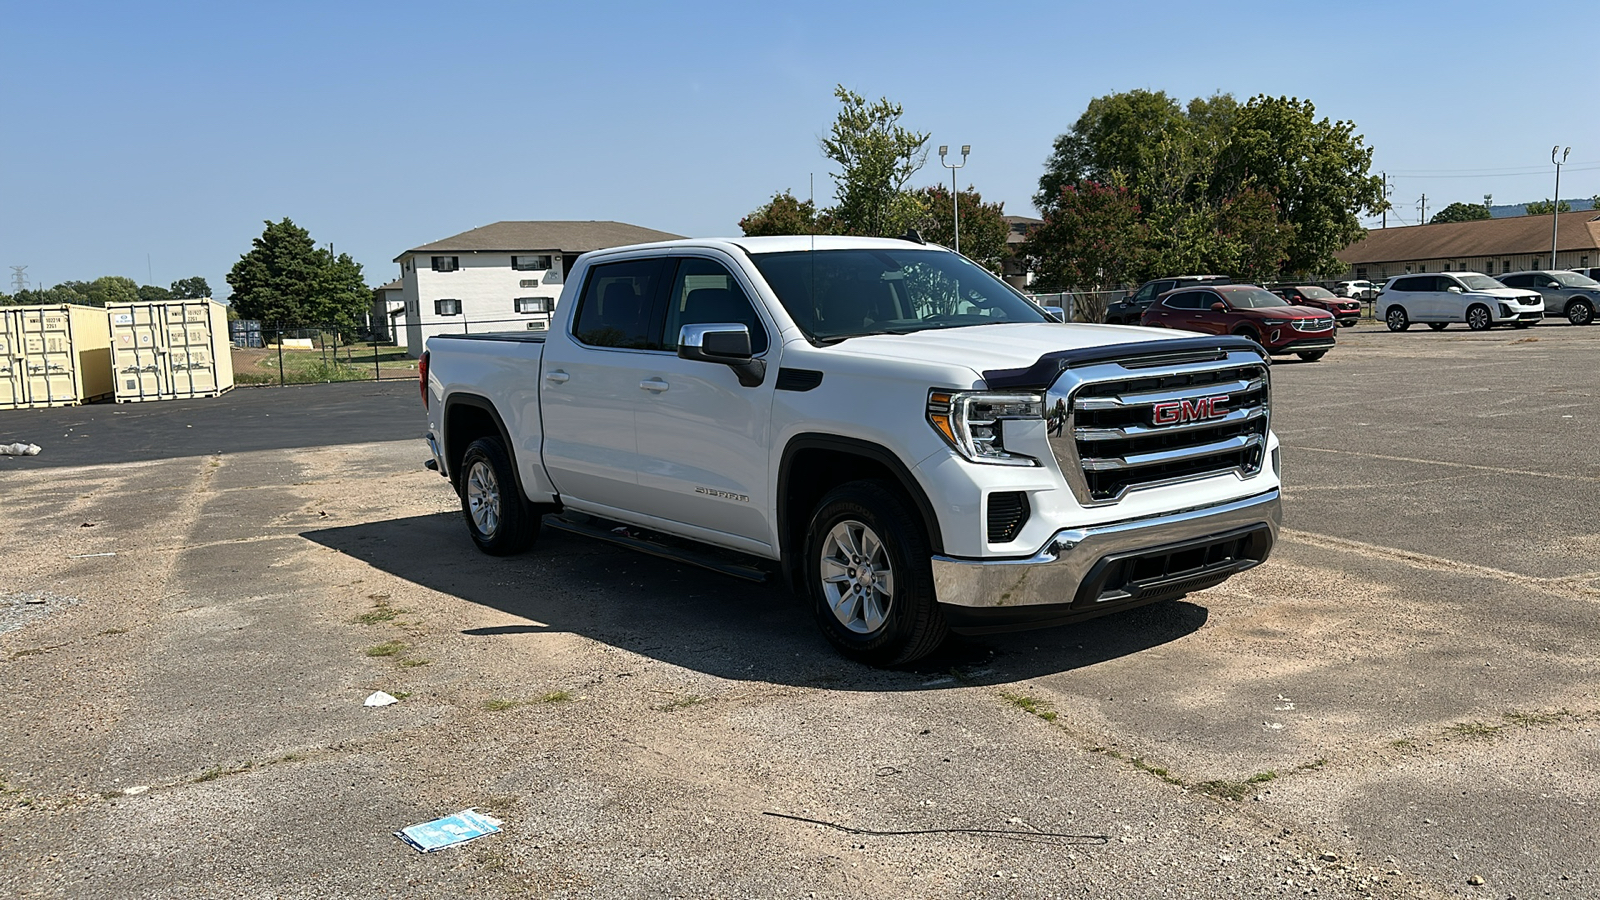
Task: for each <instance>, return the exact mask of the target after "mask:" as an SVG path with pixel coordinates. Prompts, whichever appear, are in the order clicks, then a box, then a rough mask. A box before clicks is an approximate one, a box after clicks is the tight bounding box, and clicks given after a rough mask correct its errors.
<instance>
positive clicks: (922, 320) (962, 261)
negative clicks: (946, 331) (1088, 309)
mask: <svg viewBox="0 0 1600 900" xmlns="http://www.w3.org/2000/svg"><path fill="white" fill-rule="evenodd" d="M751 259H753V260H754V261H755V264H756V268H757V269H760V270H761V274H762V276H763V277H764V278H766V280H767V284H769V285H771V286H772V290H773V292H774V293H776V294H777V295H778V301H779V302H781V303H782V304H783V308H784V309H786V310H788V311H789V315H790V316H791V317H793V318H794V321H795V324H797V325H799V326H800V328H801V330H803V331H805V332H806V334H808V335H810V336H811V337H813V338H817V339H819V340H840V339H843V338H847V337H857V336H859V335H864V334H908V333H910V332H913V331H923V330H926V329H929V328H960V327H964V326H968V325H993V324H995V323H998V322H1048V321H1050V320H1049V319H1047V318H1046V317H1045V315H1044V313H1043V312H1041V311H1040V310H1039V309H1038V308H1037V307H1035V306H1034V305H1033V304H1031V303H1029V302H1028V301H1027V300H1024V299H1023V298H1022V296H1021V295H1020V294H1018V293H1017V292H1016V291H1013V290H1012V289H1011V288H1009V287H1007V286H1006V285H1005V283H1004V282H1002V281H1000V280H999V279H997V278H995V277H994V276H993V275H990V274H989V273H988V272H987V271H985V270H984V269H983V268H981V267H979V266H978V265H976V264H974V263H972V262H970V261H968V260H967V259H966V258H965V257H962V256H958V255H956V254H954V253H950V252H948V251H944V250H923V249H920V248H907V249H905V250H900V249H897V248H896V249H886V250H880V249H871V250H868V249H860V250H811V251H805V250H801V251H796V252H793V253H756V254H752V255H751Z"/></svg>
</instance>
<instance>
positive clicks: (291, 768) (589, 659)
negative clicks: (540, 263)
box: [0, 325, 1600, 898]
mask: <svg viewBox="0 0 1600 900" xmlns="http://www.w3.org/2000/svg"><path fill="white" fill-rule="evenodd" d="M1597 364H1600V328H1590V329H1577V328H1571V327H1567V326H1561V325H1549V326H1541V327H1539V328H1536V329H1533V330H1532V331H1529V332H1521V331H1518V332H1510V331H1496V332H1490V333H1488V334H1468V333H1466V332H1464V331H1456V330H1450V331H1445V332H1442V333H1434V332H1430V331H1413V332H1408V333H1405V334H1398V335H1393V334H1387V333H1383V332H1380V331H1376V330H1374V329H1371V328H1368V327H1361V328H1358V329H1356V330H1355V331H1354V332H1348V331H1346V332H1341V335H1340V346H1339V347H1338V348H1337V349H1336V350H1335V351H1334V352H1333V353H1331V354H1330V355H1329V356H1328V357H1327V358H1326V359H1324V360H1323V361H1321V362H1319V363H1315V364H1299V363H1294V362H1287V363H1285V364H1282V365H1280V366H1278V367H1277V369H1276V371H1275V383H1274V388H1275V402H1276V406H1277V415H1276V417H1275V427H1276V429H1277V430H1278V432H1279V434H1280V435H1281V436H1282V438H1283V440H1284V444H1285V452H1284V459H1285V468H1286V480H1287V482H1288V484H1289V489H1288V491H1287V498H1286V513H1287V523H1286V524H1287V530H1286V531H1285V534H1284V540H1283V541H1282V542H1281V543H1280V545H1279V547H1278V549H1277V551H1276V552H1275V554H1274V556H1273V559H1272V560H1271V561H1270V562H1269V563H1268V564H1267V565H1265V566H1263V567H1261V568H1259V569H1257V570H1254V571H1252V572H1249V573H1246V574H1245V575H1242V576H1240V577H1238V578H1235V579H1234V580H1232V581H1230V582H1228V583H1227V584H1225V585H1222V586H1221V587H1218V588H1215V589H1212V590H1209V591H1205V592H1202V593H1199V594H1195V595H1192V596H1190V597H1189V598H1187V599H1186V600H1183V601H1180V602H1177V603H1172V604H1166V605H1161V606H1156V607H1148V608H1144V609H1140V610H1136V611H1133V612H1130V613H1127V614H1123V615H1119V616H1114V617H1108V618H1105V619H1100V620H1095V621H1092V622H1089V623H1085V624H1083V625H1080V626H1076V627H1069V628H1063V629H1055V630H1050V631H1041V632H1030V633H1025V634H1018V635H1005V636H998V637H993V638H985V639H982V640H968V641H962V642H958V643H956V644H953V645H952V646H951V647H949V648H948V649H947V650H945V651H944V652H943V653H942V654H941V655H940V656H939V657H937V658H935V659H931V660H928V661H925V662H924V663H923V664H921V665H919V666H917V667H916V668H915V669H914V670H911V671H898V672H882V671H874V670H870V669H865V668H862V667H859V666H856V665H854V664H851V663H848V662H845V661H842V660H841V659H840V658H838V657H837V656H835V655H834V654H833V653H832V652H831V651H830V650H829V649H828V647H827V645H826V643H825V642H824V641H823V640H822V639H821V637H820V636H819V635H818V634H817V633H816V631H815V629H814V627H813V626H812V625H811V624H810V622H809V621H808V617H807V614H806V612H805V610H804V609H803V608H802V607H801V606H800V604H799V603H798V602H797V601H795V600H794V599H792V598H790V597H788V596H786V595H784V594H783V593H781V592H779V591H777V590H775V589H773V588H770V587H761V586H750V585H747V584H744V583H741V582H735V581H730V580H726V579H723V578H721V577H719V576H713V575H709V574H706V573H702V572H700V571H698V570H694V569H688V568H684V567H681V566H677V565H675V564H672V563H669V562H665V561H662V560H657V559H653V558H649V557H643V556H636V555H632V554H629V553H628V552H626V551H622V550H617V549H614V548H611V547H608V546H605V545H600V544H596V543H592V542H587V541H584V540H582V539H579V538H575V537H570V536H566V535H563V534H559V533H554V532H549V531H547V532H546V533H545V534H544V535H543V536H542V538H541V541H540V543H539V545H538V547H537V548H535V549H534V550H533V551H532V552H530V553H527V554H524V555H522V556H519V557H515V558H511V559H491V558H488V557H484V556H481V555H479V554H477V553H476V552H475V551H474V550H473V549H472V547H471V544H470V542H469V541H468V539H467V537H466V535H465V533H464V531H463V529H462V527H461V524H460V522H459V520H458V513H456V512H455V505H454V498H453V495H451V494H450V493H449V490H448V487H447V486H446V485H445V483H444V482H443V481H442V480H441V479H440V478H439V477H438V476H437V475H434V474H432V473H430V472H427V471H425V470H423V469H422V468H421V467H420V462H421V460H422V459H423V458H424V455H425V451H424V449H423V447H422V444H421V442H420V441H419V440H416V439H414V438H412V437H409V436H410V435H414V434H415V433H416V432H417V431H418V430H419V429H420V427H421V426H420V421H421V416H420V413H419V411H418V410H416V409H415V407H414V404H415V402H416V400H415V388H414V387H413V386H411V385H408V384H396V385H329V386H319V387H317V388H314V389H290V390H286V391H281V392H280V391H270V390H255V391H250V392H248V393H246V392H243V391H240V392H236V393H235V394H231V395H227V396H225V397H223V398H218V399H217V400H216V401H215V403H216V406H215V407H213V408H208V407H206V406H204V405H203V404H201V405H196V404H190V405H188V406H185V407H183V408H181V409H180V408H178V407H177V406H173V407H172V408H171V409H170V411H168V412H163V409H164V408H163V405H162V404H147V405H144V406H143V407H141V408H140V410H139V415H138V417H137V421H135V420H131V419H129V418H127V417H118V418H116V419H112V418H111V415H112V413H114V412H115V411H116V410H115V408H105V407H89V408H86V409H83V410H71V411H67V410H48V411H29V412H30V413H31V415H30V416H29V417H28V418H26V420H23V419H17V420H14V421H13V420H11V419H9V418H6V419H0V428H6V429H16V430H18V432H19V433H20V430H23V429H19V428H18V426H17V425H16V423H17V422H21V423H22V425H23V426H24V427H25V430H28V431H30V432H31V434H26V435H22V436H21V437H22V438H24V439H31V440H35V441H36V442H38V443H40V444H41V445H42V446H44V448H45V452H44V453H43V454H41V455H40V456H39V457H34V458H28V459H21V460H10V459H6V460H0V504H3V505H4V507H5V508H6V509H7V510H8V513H9V514H10V516H12V517H13V520H14V521H23V522H27V523H28V527H27V528H12V529H8V530H6V531H5V532H3V533H0V559H4V560H5V565H4V566H3V567H0V691H3V692H4V695H5V696H6V697H7V707H6V711H7V713H9V714H8V715H6V716H4V717H0V896H18V897H62V898H65V897H71V898H80V897H90V898H94V897H184V898H189V897H228V898H255V897H319V898H325V897H346V896H396V897H437V896H442V895H444V894H446V893H447V892H462V891H472V892H475V893H477V894H480V895H483V896H536V897H593V896H603V897H665V896H683V897H691V896H692V897H730V898H732V897H773V898H779V897H782V898H789V897H819V898H832V897H839V898H853V897H860V896H867V895H873V896H883V897H996V898H999V897H1006V898H1011V897H1108V896H1116V897H1201V898H1210V897H1215V898H1234V897H1258V896H1259V897H1279V896H1281V897H1299V896H1317V897H1329V896H1332V897H1368V896H1376V897H1451V896H1469V897H1495V898H1503V897H1508V896H1515V897H1540V896H1551V897H1573V898H1578V897H1592V896H1596V895H1600V864H1597V863H1596V861H1595V855H1594V852H1593V846H1592V835H1593V810H1594V809H1595V807H1596V805H1600V778H1597V776H1596V774H1595V773H1596V771H1597V770H1600V697H1597V691H1596V688H1595V685H1596V683H1597V682H1596V676H1597V675H1600V672H1597V669H1600V665H1597V662H1596V658H1595V653H1594V649H1593V636H1594V635H1595V634H1596V633H1600V615H1597V607H1596V601H1597V600H1600V559H1597V555H1596V553H1595V551H1596V550H1600V532H1597V529H1596V526H1595V524H1594V520H1593V516H1592V515H1591V514H1590V513H1589V511H1591V510H1592V509H1593V508H1594V507H1595V505H1596V501H1597V500H1600V472H1596V471H1595V470H1594V469H1593V467H1592V465H1591V464H1590V463H1589V460H1590V459H1592V457H1593V448H1594V447H1595V445H1596V440H1597V438H1600V428H1597V421H1600V415H1597V410H1600V404H1597V403H1596V394H1597V393H1600V365H1597ZM274 419H275V420H277V422H283V423H289V422H293V423H295V424H294V425H292V426H289V427H287V429H286V430H285V431H282V432H280V431H279V430H277V429H276V428H275V427H270V426H269V425H268V422H269V421H270V420H274ZM228 422H233V423H235V424H236V425H237V426H238V427H233V428H230V427H225V425H226V423H228ZM277 422H273V423H272V425H273V426H275V425H276V424H277ZM44 426H49V427H51V428H55V427H56V426H61V429H62V430H61V433H62V434H77V433H79V432H80V431H83V432H85V433H86V434H87V436H86V437H83V438H68V439H67V444H66V445H65V446H62V445H58V444H53V443H52V441H51V440H50V438H51V434H52V433H53V432H51V431H48V430H45V428H44ZM185 426H189V429H188V430H191V431H192V430H195V429H200V430H203V431H204V433H205V437H204V438H196V439H194V440H186V439H185V438H186V437H187V436H186V435H183V434H181V433H180V432H182V431H184V430H185ZM69 427H70V428H71V429H72V430H71V431H67V430H65V429H66V428H69ZM95 429H99V430H95ZM33 435H40V436H33ZM119 446H121V447H124V448H129V449H128V450H127V453H126V455H125V458H119V453H121V451H119V450H118V447H119ZM163 454H164V455H163ZM64 460H65V461H64ZM86 523H87V527H86ZM110 554H114V555H110ZM30 598H43V599H44V600H45V601H46V602H44V603H27V602H26V601H27V600H28V599H30ZM375 690H384V691H388V692H390V693H391V694H394V695H395V696H398V697H401V698H402V700H401V702H400V703H398V704H396V705H394V706H390V707H384V708H376V709H374V708H366V707H363V706H362V700H363V698H364V697H366V696H367V695H368V694H370V693H371V692H373V691H375ZM467 807H477V808H479V809H481V810H484V811H487V812H490V813H491V814H493V815H496V816H498V817H500V818H501V819H503V820H504V821H505V823H506V825H505V830H504V832H503V833H501V834H498V835H492V836H489V837H486V838H483V839H480V840H478V841H476V842H474V843H471V844H468V845H466V846H463V847H458V848H453V849H450V850H445V851H441V852H439V853H435V854H428V855H423V854H419V853H416V852H415V851H413V850H411V849H409V848H407V847H406V846H404V845H402V844H401V843H400V842H399V841H398V840H396V839H395V838H394V837H393V836H392V832H394V831H395V830H397V829H399V828H401V827H403V826H405V825H409V824H414V823H417V822H421V821H425V820H427V819H431V818H434V817H436V816H440V815H444V814H447V813H451V812H455V811H457V810H460V809H463V808H467ZM1476 882H1481V884H1480V883H1476Z"/></svg>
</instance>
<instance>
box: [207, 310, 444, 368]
mask: <svg viewBox="0 0 1600 900" xmlns="http://www.w3.org/2000/svg"><path fill="white" fill-rule="evenodd" d="M232 324H233V325H234V327H233V328H232V332H233V381H234V383H235V384H317V383H322V382H329V381H396V380H403V379H408V378H416V377H417V361H416V360H415V359H413V358H411V356H409V355H408V354H407V352H406V348H405V347H398V346H395V344H394V343H393V342H392V341H385V340H382V339H381V338H380V337H379V336H378V335H374V334H371V333H369V332H366V331H365V330H364V329H353V328H342V327H340V326H337V325H317V326H308V327H285V326H277V325H265V324H261V323H257V322H250V321H246V322H242V323H241V322H235V323H232Z"/></svg>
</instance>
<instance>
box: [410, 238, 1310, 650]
mask: <svg viewBox="0 0 1600 900" xmlns="http://www.w3.org/2000/svg"><path fill="white" fill-rule="evenodd" d="M1268 366H1269V363H1268V360H1267V358H1266V357H1265V356H1264V355H1263V353H1262V351H1261V350H1260V348H1259V347H1257V346H1256V345H1255V344H1253V343H1252V342H1250V341H1248V340H1246V339H1244V338H1238V337H1227V336H1220V337H1218V336H1206V337H1196V336H1185V335H1182V334H1181V333H1174V332H1168V331H1159V330H1153V329H1145V328H1139V327H1129V326H1114V325H1068V324H1061V323H1058V322H1056V321H1055V320H1054V318H1053V316H1052V315H1051V313H1050V312H1047V311H1046V310H1043V309H1041V308H1040V307H1038V306H1035V305H1034V304H1032V303H1031V302H1029V301H1028V300H1027V299H1026V298H1024V297H1023V296H1022V295H1021V294H1018V293H1017V292H1016V291H1014V290H1012V289H1011V288H1010V287H1008V286H1007V285H1005V284H1004V283H1003V282H1001V281H999V280H998V279H996V278H995V277H994V276H992V275H990V274H989V273H988V272H986V271H985V270H984V269H982V268H981V267H979V266H977V265H975V264H974V263H972V262H970V261H969V260H967V259H966V258H965V257H962V256H960V255H958V254H956V253H952V252H950V251H948V250H945V249H943V248H941V247H937V246H933V245H924V244H922V243H921V242H920V241H918V240H916V239H915V238H912V239H908V240H894V239H880V238H843V237H815V238H812V237H768V238H732V239H721V240H686V241H673V242H667V243H659V244H645V245H638V246H631V247H620V248H616V249H611V250H602V251H597V252H593V253H589V254H586V255H584V256H583V257H580V258H579V260H578V262H577V265H576V267H575V268H574V270H573V272H572V273H571V274H570V277H569V279H568V280H567V283H566V285H565V287H564V289H563V292H562V295H561V299H560V301H559V302H558V304H557V306H556V312H555V317H554V319H553V321H552V322H551V326H550V329H549V331H548V332H541V333H538V334H475V335H470V336H469V335H443V336H438V337H434V338H432V339H430V340H429V341H428V343H427V351H426V352H425V353H424V354H423V357H422V364H421V366H420V369H421V379H422V394H423V400H424V402H425V403H426V405H427V415H428V434H427V440H428V445H429V447H430V448H431V450H432V453H433V457H434V458H433V459H432V460H429V462H428V465H429V467H430V468H436V469H437V470H438V471H439V472H440V473H441V474H443V475H445V476H447V477H448V478H449V479H450V482H451V484H452V485H454V487H455V489H456V492H457V493H458V494H459V495H460V497H461V505H462V510H463V513H464V517H465V520H466V525H467V529H468V531H469V532H470V533H471V536H472V539H473V541H474V542H476V543H477V545H478V547H479V548H480V549H482V550H483V551H485V552H487V553H490V554H496V555H501V554H508V553H514V552H517V551H520V550H522V549H524V548H526V547H527V546H528V545H529V543H530V542H531V541H532V539H533V538H534V536H535V535H536V533H537V531H538V529H539V527H540V523H541V517H542V518H543V521H544V524H545V525H546V526H547V527H555V528H561V529H566V530H570V531H577V532H581V533H585V534H589V535H593V536H595V537H597V538H600V539H603V540H611V541H614V542H618V543H623V544H627V545H630V546H633V547H635V548H637V549H642V550H645V551H647V552H652V553H657V554H659V555H664V556H669V557H673V558H676V559H680V560H682V561H684V562H689V563H695V564H699V565H704V566H708V567H711V568H715V569H718V570H720V571H723V572H725V573H728V574H730V575H736V576H745V577H751V578H762V577H765V576H766V575H767V574H768V573H772V572H776V573H781V577H783V578H784V579H785V580H786V581H787V582H788V583H789V585H790V586H792V587H793V588H794V589H796V590H798V591H800V592H802V593H803V594H804V595H805V596H807V597H808V598H809V601H810V604H811V605H812V607H813V609H814V612H815V616H816V619H817V621H818V623H819V624H820V626H821V628H822V630H823V632H824V633H825V634H826V635H827V636H828V638H829V639H830V640H831V641H832V643H833V644H834V645H835V646H836V647H837V648H838V649H839V650H840V651H841V652H842V653H844V654H845V655H846V656H849V657H851V658H853V659H857V660H860V661H863V662H866V663H870V664H874V665H895V664H899V663H904V662H908V661H910V660H913V659H916V658H917V657H919V656H922V655H924V654H927V653H929V652H931V651H932V650H934V649H935V648H936V647H937V646H938V645H939V644H940V642H941V641H942V640H943V639H944V638H945V637H946V635H947V634H948V633H949V632H951V631H955V632H957V633H985V632H995V631H1005V630H1013V629H1018V628H1026V627H1035V626H1041V625H1052V624H1058V623H1063V622H1069V621H1074V620H1078V619H1083V618H1087V617H1090V616H1095V615H1099V614H1101V613H1106V612H1112V611H1115V610H1122V609H1127V608H1129V607H1132V606H1136V605H1139V604H1142V603H1148V602H1151V601H1155V600H1164V599H1175V598H1178V597H1182V596H1184V595H1185V594H1187V593H1188V592H1190V591H1196V590H1200V589H1202V588H1206V587H1210V586H1212V585H1216V584H1219V583H1221V582H1222V581H1224V580H1225V579H1227V578H1228V577H1229V576H1231V575H1233V574H1234V573H1235V572H1239V571H1242V570H1244V569H1248V568H1250V567H1252V566H1254V565H1257V564H1258V563H1260V562H1262V561H1263V560H1265V559H1266V558H1267V554H1268V552H1269V551H1270V550H1271V549H1272V544H1273V542H1274V540H1275V539H1276V537H1277V531H1278V523H1279V499H1278V486H1279V480H1278V477H1279V472H1278V469H1279V465H1278V441H1277V438H1276V437H1275V436H1274V435H1273V433H1272V430H1271V427H1270V422H1271V405H1270V399H1271V384H1270V374H1269V368H1268Z"/></svg>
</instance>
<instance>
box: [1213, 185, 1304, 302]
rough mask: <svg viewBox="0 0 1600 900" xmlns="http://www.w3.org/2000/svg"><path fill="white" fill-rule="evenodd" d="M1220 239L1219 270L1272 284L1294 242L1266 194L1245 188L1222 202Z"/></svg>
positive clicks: (1286, 225)
mask: <svg viewBox="0 0 1600 900" xmlns="http://www.w3.org/2000/svg"><path fill="white" fill-rule="evenodd" d="M1218 231H1219V232H1220V233H1221V235H1222V238H1223V253H1224V254H1225V255H1224V256H1223V258H1221V259H1219V260H1218V265H1215V266H1210V267H1208V268H1214V269H1220V270H1223V271H1226V272H1228V273H1229V274H1231V275H1233V276H1234V277H1235V278H1238V279H1239V280H1241V281H1245V282H1249V283H1252V284H1262V283H1264V282H1268V281H1274V280H1276V279H1277V278H1278V276H1279V274H1280V273H1281V272H1282V271H1283V262H1284V260H1285V259H1286V258H1287V257H1288V255H1289V247H1290V245H1291V244H1292V243H1293V241H1294V229H1293V228H1292V227H1291V226H1290V225H1288V224H1287V223H1285V222H1284V221H1282V220H1281V219H1280V218H1279V217H1278V204H1277V202H1276V201H1275V200H1274V199H1273V197H1272V195H1271V194H1269V193H1267V192H1266V191H1261V190H1256V189H1254V188H1247V189H1245V190H1243V191H1241V192H1239V193H1238V194H1236V195H1234V196H1232V197H1229V198H1228V199H1227V200H1225V201H1223V204H1222V209H1221V211H1220V214H1219V216H1218Z"/></svg>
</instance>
